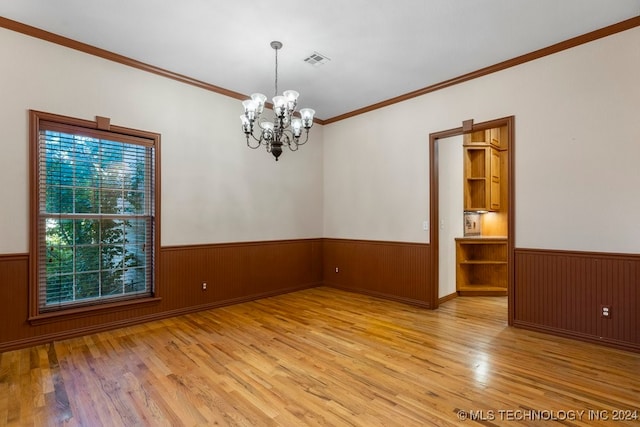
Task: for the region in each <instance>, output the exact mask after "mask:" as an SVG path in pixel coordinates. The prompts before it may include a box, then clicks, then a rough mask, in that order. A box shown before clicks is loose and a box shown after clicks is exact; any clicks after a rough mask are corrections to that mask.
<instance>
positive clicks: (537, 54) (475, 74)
mask: <svg viewBox="0 0 640 427" xmlns="http://www.w3.org/2000/svg"><path fill="white" fill-rule="evenodd" d="M638 26H640V16H636V17H633V18H630V19H627V20H624V21H621V22H618V23H616V24H613V25H609V26H607V27H604V28H600V29H598V30H595V31H591V32H589V33H586V34H583V35H580V36H577V37H573V38H571V39H568V40H565V41H562V42H559V43H556V44H553V45H551V46H547V47H545V48H542V49H539V50H536V51H533V52H530V53H527V54H524V55H520V56H517V57H515V58H512V59H509V60H506V61H503V62H499V63H497V64H494V65H491V66H488V67H485V68H481V69H479V70H476V71H472V72H470V73H467V74H463V75H461V76H458V77H454V78H452V79H449V80H445V81H443V82H439V83H436V84H433V85H431V86H427V87H424V88H422V89H418V90H415V91H413V92H409V93H406V94H404V95H400V96H397V97H394V98H390V99H388V100H385V101H382V102H378V103H376V104H372V105H369V106H367V107H363V108H359V109H357V110H353V111H351V112H348V113H345V114H341V115H338V116H335V117H331V118H328V119H324V120H323V119H319V118H314V120H313V121H314V123H318V124H320V125H326V124H330V123H335V122H338V121H340V120H344V119H348V118H350V117H354V116H357V115H360V114H364V113H367V112H370V111H373V110H377V109H380V108H383V107H387V106H389V105H393V104H397V103H399V102H403V101H407V100H409V99H412V98H416V97H418V96H422V95H425V94H427V93H431V92H435V91H438V90H440V89H444V88H447V87H450V86H454V85H457V84H460V83H464V82H467V81H469V80H473V79H477V78H479V77H483V76H486V75H488V74H492V73H495V72H498V71H502V70H506V69H507V68H511V67H515V66H517V65H521V64H524V63H526V62H530V61H533V60H536V59H539V58H542V57H545V56H549V55H552V54H554V53H558V52H561V51H563V50H567V49H571V48H573V47H576V46H580V45H582V44H586V43H589V42H592V41H595V40H598V39H601V38H604V37H608V36H610V35H613V34H617V33H620V32H623V31H626V30H629V29H632V28H635V27H638ZM0 27H3V28H6V29H8V30H12V31H15V32H18V33H21V34H24V35H27V36H30V37H35V38H38V39H41V40H45V41H48V42H50V43H55V44H58V45H61V46H65V47H68V48H70V49H74V50H78V51H80V52H84V53H87V54H89V55H94V56H97V57H100V58H103V59H107V60H109V61H113V62H117V63H119V64H123V65H126V66H129V67H133V68H137V69H139V70H143V71H147V72H149V73H153V74H157V75H160V76H162V77H166V78H169V79H172V80H176V81H179V82H181V83H186V84H189V85H192V86H196V87H199V88H201V89H204V90H208V91H211V92H215V93H219V94H221V95H224V96H229V97H231V98H235V99H240V100H244V99H246V98H247V97H248V96H247V95H245V94H241V93H239V92H234V91H231V90H228V89H224V88H221V87H219V86H215V85H212V84H210V83H206V82H203V81H201V80H197V79H194V78H191V77H188V76H185V75H183V74H179V73H174V72H172V71H169V70H165V69H163V68H160V67H156V66H154V65H150V64H146V63H144V62H140V61H137V60H135V59H131V58H128V57H126V56H123V55H119V54H117V53H113V52H110V51H107V50H104V49H100V48H98V47H95V46H91V45H89V44H86V43H82V42H79V41H76V40H73V39H70V38H67V37H63V36H60V35H58V34H54V33H51V32H48V31H45V30H42V29H39V28H36V27H32V26H30V25H27V24H23V23H21V22H17V21H13V20H11V19H7V18H4V17H2V16H0Z"/></svg>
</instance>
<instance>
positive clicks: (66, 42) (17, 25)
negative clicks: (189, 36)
mask: <svg viewBox="0 0 640 427" xmlns="http://www.w3.org/2000/svg"><path fill="white" fill-rule="evenodd" d="M0 27H2V28H6V29H7V30H11V31H15V32H17V33H21V34H24V35H26V36H30V37H34V38H37V39H40V40H44V41H47V42H50V43H54V44H57V45H60V46H64V47H67V48H69V49H73V50H77V51H79V52H83V53H86V54H89V55H93V56H97V57H99V58H102V59H106V60H108V61H113V62H116V63H118V64H122V65H126V66H128V67H132V68H136V69H138V70H142V71H146V72H148V73H152V74H156V75H159V76H162V77H166V78H168V79H172V80H176V81H178V82H180V83H185V84H188V85H191V86H195V87H198V88H200V89H204V90H208V91H210V92H215V93H218V94H220V95H224V96H228V97H231V98H235V99H240V100H245V99H247V98H248V95H245V94H242V93H239V92H234V91H232V90H228V89H224V88H222V87H220V86H215V85H213V84H211V83H207V82H204V81H202V80H197V79H194V78H192V77H189V76H186V75H184V74H179V73H175V72H173V71H169V70H165V69H164V68H160V67H156V66H155V65H151V64H146V63H144V62H141V61H138V60H135V59H132V58H129V57H126V56H124V55H120V54H117V53H114V52H110V51H108V50H105V49H101V48H99V47H95V46H92V45H89V44H86V43H82V42H79V41H77V40H73V39H70V38H68V37H64V36H60V35H58V34H55V33H51V32H49V31H45V30H42V29H40V28H36V27H32V26H31V25H27V24H23V23H21V22H17V21H13V20H11V19H8V18H4V17H2V16H0ZM313 122H314V123H318V124H320V125H323V124H325V122H324V120H322V119H319V118H314V119H313Z"/></svg>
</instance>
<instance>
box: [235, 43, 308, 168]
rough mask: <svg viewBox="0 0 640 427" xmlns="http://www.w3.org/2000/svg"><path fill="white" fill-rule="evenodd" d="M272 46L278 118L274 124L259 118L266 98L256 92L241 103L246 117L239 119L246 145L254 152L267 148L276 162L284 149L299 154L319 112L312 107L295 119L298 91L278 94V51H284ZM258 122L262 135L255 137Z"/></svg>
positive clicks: (274, 101)
mask: <svg viewBox="0 0 640 427" xmlns="http://www.w3.org/2000/svg"><path fill="white" fill-rule="evenodd" d="M271 47H272V48H273V50H275V53H276V82H275V89H276V90H275V94H276V96H274V97H273V99H272V101H273V112H274V115H275V117H274V118H273V120H272V121H269V120H267V119H265V118H263V117H260V115H261V114H262V112H263V110H264V106H265V102H266V100H267V97H266V96H265V95H263V94H261V93H254V94H251V99H247V100H245V101H242V106H243V107H244V114H242V115H241V116H240V120H241V122H242V131H243V132H244V134H245V136H246V137H247V146H248V147H249V148H252V149H256V148H258V147H260V146H265V147H266V149H267V152H268V153H271V154H273V157H275V158H276V161H277V160H278V157H280V155H281V154H282V149H283V147H285V146H286V147H288V148H289V149H290V150H291V151H297V150H298V147H299V146H301V145H303V144H304V143H306V142H307V141H308V140H309V129H311V126H313V115H314V114H315V113H316V112H315V111H314V110H312V109H311V108H303V109H301V110H300V113H299V115H300V117H294V113H295V111H296V105H297V103H298V95H299V94H298V92H296V91H295V90H285V91H284V92H283V93H282V95H278V50H279V49H281V48H282V43H281V42H279V41H272V42H271ZM256 122H257V125H258V126H257V128H259V132H260V136H258V137H256V135H255V134H254V129H255V128H256V126H254V124H256ZM303 129H304V130H305V137H304V141H300V136H301V135H302V130H303Z"/></svg>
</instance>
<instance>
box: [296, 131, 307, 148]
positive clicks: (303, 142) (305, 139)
mask: <svg viewBox="0 0 640 427" xmlns="http://www.w3.org/2000/svg"><path fill="white" fill-rule="evenodd" d="M308 140H309V129H305V137H304V141H302V142H296V145H304V144H306V143H307V141H308Z"/></svg>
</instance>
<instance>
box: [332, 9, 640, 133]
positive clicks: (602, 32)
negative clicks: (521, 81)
mask: <svg viewBox="0 0 640 427" xmlns="http://www.w3.org/2000/svg"><path fill="white" fill-rule="evenodd" d="M638 26H640V16H635V17H633V18H630V19H627V20H624V21H622V22H618V23H617V24H613V25H609V26H607V27H604V28H600V29H598V30H595V31H591V32H589V33H586V34H582V35H580V36H577V37H573V38H570V39H568V40H565V41H562V42H559V43H556V44H553V45H551V46H547V47H545V48H542V49H538V50H535V51H533V52H529V53H526V54H524V55H520V56H517V57H515V58H511V59H508V60H506V61H503V62H499V63H497V64H494V65H490V66H488V67H484V68H481V69H479V70H476V71H472V72H470V73H467V74H463V75H461V76H458V77H454V78H452V79H449V80H445V81H443V82H439V83H436V84H433V85H431V86H427V87H425V88H422V89H418V90H415V91H413V92H409V93H406V94H404V95H400V96H396V97H394V98H390V99H387V100H385V101H381V102H378V103H376V104H372V105H369V106H367V107H363V108H359V109H357V110H354V111H351V112H348V113H345V114H340V115H338V116H335V117H330V118H328V119H325V120H324V123H325V124H330V123H335V122H338V121H340V120H345V119H348V118H350V117H354V116H357V115H360V114H364V113H368V112H370V111H373V110H378V109H380V108H384V107H388V106H389V105H393V104H397V103H399V102H403V101H407V100H409V99H412V98H416V97H418V96H422V95H426V94H428V93H431V92H436V91H438V90H441V89H445V88H448V87H450V86H455V85H457V84H460V83H464V82H467V81H469V80H474V79H477V78H479V77H483V76H486V75H489V74H493V73H495V72H498V71H502V70H506V69H508V68H511V67H515V66H517V65H521V64H524V63H527V62H530V61H534V60H536V59H540V58H543V57H545V56H549V55H553V54H555V53H558V52H562V51H563V50H567V49H571V48H574V47H577V46H580V45H582V44H586V43H589V42H592V41H595V40H598V39H601V38H604V37H608V36H610V35H613V34H617V33H620V32H622V31H626V30H630V29H632V28H635V27H638Z"/></svg>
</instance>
